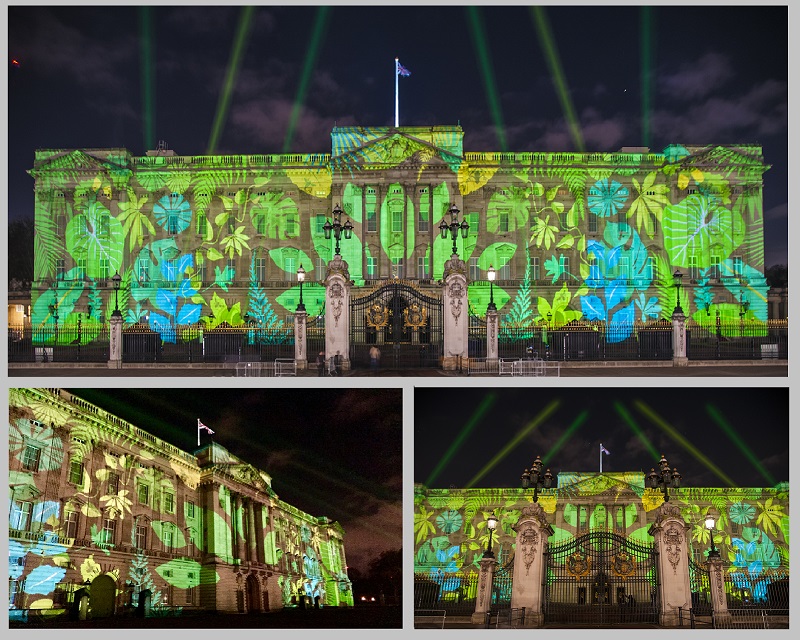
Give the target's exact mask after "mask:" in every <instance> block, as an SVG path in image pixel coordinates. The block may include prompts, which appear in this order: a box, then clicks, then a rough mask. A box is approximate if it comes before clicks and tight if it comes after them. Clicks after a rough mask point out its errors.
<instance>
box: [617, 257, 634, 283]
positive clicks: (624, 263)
mask: <svg viewBox="0 0 800 640" xmlns="http://www.w3.org/2000/svg"><path fill="white" fill-rule="evenodd" d="M617 277H618V278H622V279H623V280H629V279H630V277H631V269H630V258H627V257H626V258H620V259H619V264H618V266H617Z"/></svg>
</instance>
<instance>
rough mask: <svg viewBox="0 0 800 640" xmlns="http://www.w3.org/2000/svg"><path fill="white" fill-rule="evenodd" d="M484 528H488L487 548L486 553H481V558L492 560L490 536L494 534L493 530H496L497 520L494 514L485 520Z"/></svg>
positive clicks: (492, 552)
mask: <svg viewBox="0 0 800 640" xmlns="http://www.w3.org/2000/svg"><path fill="white" fill-rule="evenodd" d="M486 526H487V527H488V528H489V546H488V547H487V548H486V551H484V552H483V557H484V558H494V551H492V534H494V530H495V529H496V528H497V518H496V517H495V516H494V514H492V515H490V516H489V517H488V518H487V519H486Z"/></svg>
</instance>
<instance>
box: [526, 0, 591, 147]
mask: <svg viewBox="0 0 800 640" xmlns="http://www.w3.org/2000/svg"><path fill="white" fill-rule="evenodd" d="M530 12H531V18H532V19H533V24H534V25H535V26H536V33H537V35H538V36H539V44H540V45H541V47H542V52H543V53H544V58H545V60H546V61H547V66H548V68H549V69H550V76H551V77H552V79H553V85H555V89H556V95H558V100H559V102H561V110H562V111H563V112H564V117H565V118H566V120H567V126H568V127H569V132H570V135H571V136H572V143H573V144H574V145H575V148H576V149H577V150H578V151H581V152H583V151H584V142H583V134H582V133H581V128H580V124H579V123H578V118H577V117H576V116H575V107H574V106H573V104H572V97H571V96H570V94H569V90H568V89H567V82H566V80H565V79H564V70H563V69H562V67H561V58H560V57H559V55H558V49H557V48H556V45H555V43H554V41H553V35H552V34H553V32H552V30H551V29H550V23H549V22H548V20H547V15H546V14H545V11H544V8H543V7H538V6H537V7H530Z"/></svg>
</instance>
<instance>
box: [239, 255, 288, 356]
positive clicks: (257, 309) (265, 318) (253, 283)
mask: <svg viewBox="0 0 800 640" xmlns="http://www.w3.org/2000/svg"><path fill="white" fill-rule="evenodd" d="M248 296H249V297H248V311H247V312H248V314H249V315H250V317H251V318H252V319H253V320H255V322H256V326H257V327H258V328H259V329H265V330H266V331H260V332H258V333H257V334H256V338H257V340H258V341H259V342H268V343H271V344H272V343H274V344H281V343H283V342H285V341H286V340H287V339H288V336H287V334H286V332H285V331H283V329H284V324H283V320H281V319H279V318H278V314H276V313H275V310H274V309H273V308H272V304H271V303H270V301H269V298H268V297H267V293H266V291H264V289H263V288H262V287H261V284H260V283H259V281H258V278H257V276H256V259H255V256H253V257H252V258H251V259H250V287H249V293H248Z"/></svg>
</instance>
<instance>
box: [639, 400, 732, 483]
mask: <svg viewBox="0 0 800 640" xmlns="http://www.w3.org/2000/svg"><path fill="white" fill-rule="evenodd" d="M634 404H635V405H636V408H637V409H639V411H641V412H642V413H643V414H644V415H646V416H647V417H648V418H650V420H651V421H652V422H653V423H655V425H656V426H658V427H660V428H661V429H662V430H663V431H664V432H665V433H666V434H667V435H668V436H669V437H670V438H672V439H673V440H674V441H675V442H677V443H678V444H679V445H681V446H682V447H683V448H684V449H686V451H688V452H689V453H690V454H692V456H693V457H694V458H695V459H696V460H698V461H699V462H700V463H701V464H703V465H705V467H706V468H707V469H708V470H709V471H711V472H712V473H713V474H714V475H715V476H717V477H718V478H719V479H720V480H722V481H723V482H725V483H727V485H728V486H730V487H738V486H739V485H738V484H736V483H735V482H734V481H733V480H732V479H731V478H729V477H728V476H727V475H726V474H725V473H723V471H722V470H721V469H720V468H719V467H717V465H715V464H714V463H713V462H711V460H709V458H708V457H707V456H706V455H705V454H704V453H703V452H702V451H700V450H699V449H698V448H697V447H695V446H694V445H693V444H692V443H691V442H689V441H688V440H687V439H686V438H685V437H684V436H683V435H681V434H680V433H678V431H677V429H675V427H673V426H672V425H670V424H668V423H667V422H666V421H665V420H663V419H662V418H661V416H659V415H658V414H656V413H655V412H654V411H653V410H652V409H651V408H650V407H648V406H647V405H646V404H645V403H644V402H642V401H641V400H635V401H634Z"/></svg>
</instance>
